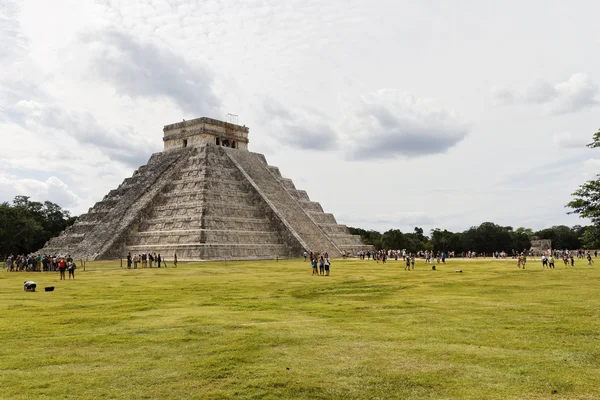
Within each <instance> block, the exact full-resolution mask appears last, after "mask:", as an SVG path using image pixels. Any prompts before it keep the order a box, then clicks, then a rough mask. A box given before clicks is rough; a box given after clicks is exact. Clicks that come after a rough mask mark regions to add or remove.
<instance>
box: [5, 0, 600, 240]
mask: <svg viewBox="0 0 600 400" xmlns="http://www.w3.org/2000/svg"><path fill="white" fill-rule="evenodd" d="M598 15H600V2H597V1H569V2H566V1H551V0H543V1H536V0H528V1H512V0H506V1H502V2H498V1H485V0H473V1H466V0H465V1H458V0H456V1H445V0H444V1H443V0H439V1H418V2H417V1H402V0H400V1H399V0H395V1H383V0H370V1H366V0H364V1H362V0H361V1H358V0H344V1H339V0H328V1H312V0H283V1H282V0H279V1H276V0H248V1H233V0H220V1H213V0H208V1H193V0H170V1H169V0H146V1H141V0H140V1H135V0H127V1H116V0H98V1H91V0H89V1H88V0H54V1H52V2H48V1H44V0H21V1H12V0H0V43H2V46H0V139H1V142H0V143H1V146H0V202H1V201H10V200H12V199H13V198H14V196H16V195H27V196H31V198H32V199H34V200H38V201H43V200H50V201H53V202H56V203H57V204H59V205H61V206H62V207H64V208H66V209H68V210H70V211H71V213H72V214H73V215H79V214H81V213H84V212H86V211H87V210H88V208H89V207H91V206H93V205H94V203H95V202H97V201H100V200H102V197H103V196H104V195H105V194H107V193H108V192H109V191H110V190H111V189H114V188H116V187H117V186H118V185H119V184H120V183H121V182H122V181H123V180H124V179H125V178H126V177H129V176H131V174H132V173H133V172H134V171H135V169H137V168H138V167H139V166H141V165H143V164H145V163H146V162H147V160H148V158H149V157H150V155H151V154H152V153H154V152H159V151H161V150H162V134H163V132H162V128H163V126H164V125H167V124H170V123H174V122H179V121H181V120H183V119H192V118H196V117H202V116H207V117H212V118H216V119H222V120H224V119H225V118H226V115H227V114H228V113H232V114H236V115H238V116H239V117H238V123H239V124H241V125H246V126H248V127H249V128H250V145H249V147H250V150H251V151H254V152H258V153H263V154H265V156H266V158H267V161H268V162H269V164H271V165H275V166H278V167H279V169H280V170H281V172H282V175H283V176H285V177H287V178H291V179H292V180H293V181H294V183H295V185H296V187H297V188H298V189H304V190H306V191H307V192H308V194H309V196H310V197H311V199H312V200H313V201H318V202H320V203H321V205H322V206H323V208H324V210H325V211H326V212H331V213H333V214H334V215H335V216H336V218H337V220H338V222H339V223H343V224H346V225H349V226H354V227H362V228H365V229H376V230H379V231H385V230H388V229H391V228H399V229H401V230H402V231H412V229H413V228H414V227H415V226H420V227H422V228H424V229H425V231H426V232H427V231H429V230H430V229H433V228H441V229H449V230H452V231H462V230H465V229H468V228H469V227H471V226H475V225H479V224H480V223H482V222H485V221H492V222H495V223H498V224H500V225H503V226H507V225H510V226H513V227H515V228H516V227H520V226H524V227H528V228H533V229H535V230H537V229H543V228H546V227H550V226H553V225H559V224H566V225H569V226H572V225H575V224H586V222H587V221H586V220H581V219H579V218H578V217H577V216H575V215H568V214H567V211H568V209H566V208H565V204H566V203H568V202H569V200H570V199H571V193H572V192H574V191H575V190H576V189H577V187H578V186H579V185H580V184H581V183H583V182H584V181H586V180H589V179H593V178H594V177H595V175H596V174H597V173H598V171H599V170H600V153H599V152H598V150H592V149H589V148H587V147H586V146H585V144H586V143H589V142H590V141H591V138H592V135H593V134H594V133H595V132H597V131H598V129H599V128H600V119H599V118H598V116H599V115H600V72H598V71H600V51H598V50H599V49H600V28H598V23H597V16H598ZM594 117H596V118H594Z"/></svg>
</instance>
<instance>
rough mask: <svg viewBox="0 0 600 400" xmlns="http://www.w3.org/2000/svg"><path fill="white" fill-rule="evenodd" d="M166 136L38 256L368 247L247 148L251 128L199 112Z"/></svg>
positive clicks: (211, 256)
mask: <svg viewBox="0 0 600 400" xmlns="http://www.w3.org/2000/svg"><path fill="white" fill-rule="evenodd" d="M226 130H227V132H226ZM164 132H165V135H164V143H165V151H163V152H162V153H157V154H154V155H153V156H152V157H151V158H150V160H149V161H148V164H147V165H145V166H143V167H141V168H139V169H138V170H137V171H136V172H135V173H134V174H133V176H132V177H131V178H127V179H125V181H124V182H123V183H122V184H121V185H120V186H119V187H118V188H117V189H115V190H112V191H111V192H109V193H108V195H107V196H105V197H104V199H103V200H102V201H100V202H98V203H96V205H94V207H92V208H90V210H89V211H88V212H87V213H86V214H84V215H82V216H80V217H79V218H78V219H77V221H76V222H75V224H74V225H73V226H72V227H70V228H68V229H67V230H65V231H64V232H63V233H62V234H61V235H60V236H58V237H56V238H53V239H52V240H50V241H49V242H48V243H46V245H45V247H44V249H42V250H41V252H44V253H57V254H71V255H73V256H74V257H76V258H86V259H111V258H119V257H122V256H123V255H124V254H127V252H131V253H132V254H137V253H146V252H153V253H154V252H156V253H161V254H163V255H165V256H168V257H172V255H173V254H174V253H177V256H178V258H179V259H180V260H225V259H231V260H242V259H268V258H276V257H278V258H291V257H299V256H300V255H301V254H302V252H303V251H307V252H310V251H313V252H318V253H323V252H328V253H329V254H330V255H331V256H332V257H340V256H342V255H343V254H352V253H355V252H357V251H359V250H368V249H371V247H370V246H365V245H364V244H362V242H361V240H360V238H359V237H358V236H353V235H350V233H349V231H348V229H347V227H345V226H344V225H339V224H338V223H337V222H336V220H335V218H334V216H333V215H332V214H328V213H325V212H324V211H323V209H322V207H321V205H320V204H319V203H316V202H313V201H311V200H310V198H309V197H308V195H307V193H306V192H305V191H303V190H298V189H296V188H295V186H294V184H293V182H292V181H291V180H290V179H286V178H284V177H282V176H281V174H280V172H279V169H278V168H277V167H273V166H269V165H268V164H267V162H266V159H265V157H264V156H263V155H262V154H258V153H252V152H249V151H247V150H246V148H247V144H248V128H246V127H241V126H239V125H233V124H228V123H225V122H221V121H216V120H212V119H210V118H198V119H195V120H192V121H185V122H181V123H178V124H172V125H167V126H165V130H164ZM232 132H233V133H232ZM217 139H219V140H218V141H217ZM183 140H186V142H183ZM223 140H226V141H225V142H224V141H223ZM217 143H219V144H218V145H217Z"/></svg>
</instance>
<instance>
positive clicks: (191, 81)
mask: <svg viewBox="0 0 600 400" xmlns="http://www.w3.org/2000/svg"><path fill="white" fill-rule="evenodd" d="M82 41H83V44H84V45H85V46H90V47H91V48H92V55H91V59H90V61H89V65H88V68H89V69H90V71H91V72H93V73H95V74H96V75H97V76H98V77H99V78H100V79H103V80H106V81H107V82H109V83H110V84H111V85H113V87H114V88H115V90H116V91H117V92H118V93H119V94H122V95H126V96H131V97H132V98H140V97H141V98H144V97H147V98H159V99H160V98H168V99H170V100H172V101H173V102H175V104H177V106H178V107H179V108H180V109H181V110H183V111H185V112H187V113H189V115H190V116H191V117H193V116H196V115H198V114H201V115H215V114H220V111H219V109H220V101H219V99H218V98H217V97H216V96H215V94H214V93H213V89H212V85H213V76H212V73H211V72H209V70H208V69H207V67H206V66H204V65H202V64H199V63H190V62H189V61H187V60H186V59H185V58H183V57H181V56H180V55H178V54H175V53H173V52H172V51H170V50H169V49H166V48H160V47H158V46H156V45H154V44H153V43H150V42H143V41H140V40H138V39H136V38H134V37H132V36H131V35H129V34H127V33H124V32H119V31H112V30H108V31H95V32H91V33H87V34H85V35H82Z"/></svg>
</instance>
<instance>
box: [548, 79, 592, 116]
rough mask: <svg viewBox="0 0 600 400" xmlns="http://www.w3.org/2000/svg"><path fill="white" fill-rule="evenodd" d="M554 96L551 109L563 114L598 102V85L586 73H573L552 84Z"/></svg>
mask: <svg viewBox="0 0 600 400" xmlns="http://www.w3.org/2000/svg"><path fill="white" fill-rule="evenodd" d="M554 88H555V89H556V98H555V99H554V100H553V101H552V102H551V104H550V106H551V110H552V111H554V112H556V113H559V114H563V113H569V112H575V111H579V110H583V109H585V108H588V107H592V106H595V105H597V104H598V101H599V94H600V92H599V91H598V85H597V84H596V83H594V81H592V78H590V76H588V75H587V74H582V73H579V74H574V75H572V76H571V77H570V78H569V79H568V80H567V81H565V82H561V83H558V84H556V85H555V86H554Z"/></svg>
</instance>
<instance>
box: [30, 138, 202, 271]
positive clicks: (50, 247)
mask: <svg viewBox="0 0 600 400" xmlns="http://www.w3.org/2000/svg"><path fill="white" fill-rule="evenodd" d="M192 152H193V150H192V149H179V150H176V151H172V152H168V153H156V154H153V155H152V156H151V157H150V159H149V160H148V163H147V164H146V165H144V166H142V167H140V168H139V169H138V170H136V171H135V172H134V173H133V176H131V177H130V178H126V179H125V180H124V181H123V183H121V185H119V187H118V188H117V189H114V190H111V191H110V192H109V193H108V194H107V195H106V196H105V197H104V199H102V201H99V202H98V203H96V204H95V205H94V206H93V207H92V208H90V209H89V210H88V212H87V213H85V214H83V215H81V216H79V217H78V218H77V220H76V221H75V223H74V224H73V225H72V226H71V227H69V228H67V229H66V230H65V231H63V232H62V233H61V234H60V235H59V236H57V237H55V238H52V239H50V240H49V241H48V242H47V243H46V244H45V245H44V247H43V248H42V249H41V250H39V253H42V254H60V255H67V254H70V255H72V256H73V257H75V258H83V259H89V260H94V259H97V258H106V257H107V256H108V255H109V254H114V252H115V247H119V245H120V243H121V242H122V240H123V237H124V236H126V235H127V233H128V229H130V227H131V225H132V224H133V223H134V222H135V221H136V218H137V216H138V214H139V213H140V212H141V211H142V210H143V209H144V208H145V207H146V206H147V205H148V204H150V203H151V202H152V201H153V199H154V197H155V196H156V195H157V194H158V193H159V192H160V191H161V189H162V187H164V186H165V185H166V184H167V183H168V181H169V180H170V178H171V175H172V174H174V173H175V172H176V171H177V170H178V169H179V167H180V166H181V165H182V164H184V163H185V162H186V160H187V158H188V157H189V156H190V155H191V154H192Z"/></svg>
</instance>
